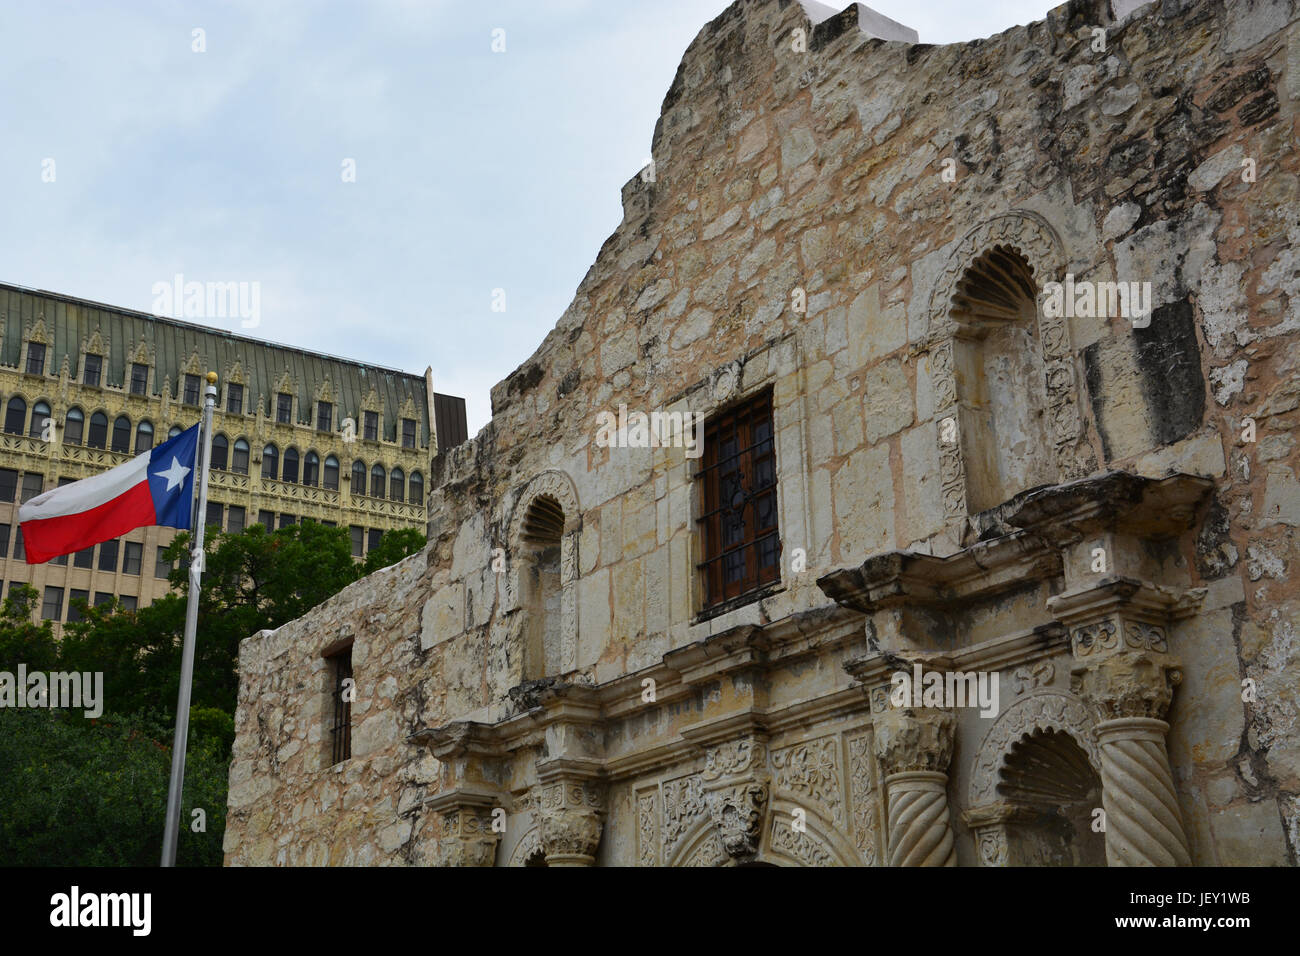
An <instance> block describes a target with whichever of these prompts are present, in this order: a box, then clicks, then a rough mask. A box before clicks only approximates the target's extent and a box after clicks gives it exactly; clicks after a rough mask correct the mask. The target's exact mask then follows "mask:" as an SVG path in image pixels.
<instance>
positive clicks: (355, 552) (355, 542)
mask: <svg viewBox="0 0 1300 956" xmlns="http://www.w3.org/2000/svg"><path fill="white" fill-rule="evenodd" d="M348 530H349V531H350V532H351V533H352V557H354V558H359V557H361V556H363V555H364V554H365V553H366V529H365V528H363V527H361V525H359V524H354V525H350V526H349V527H348ZM8 541H9V526H8V525H5V543H6V544H7V543H8Z"/></svg>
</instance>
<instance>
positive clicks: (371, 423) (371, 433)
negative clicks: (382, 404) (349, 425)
mask: <svg viewBox="0 0 1300 956" xmlns="http://www.w3.org/2000/svg"><path fill="white" fill-rule="evenodd" d="M364 417H365V430H364V432H363V433H362V435H361V437H362V438H364V439H365V440H366V441H379V413H378V412H366V414H365V416H364Z"/></svg>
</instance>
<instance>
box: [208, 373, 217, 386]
mask: <svg viewBox="0 0 1300 956" xmlns="http://www.w3.org/2000/svg"><path fill="white" fill-rule="evenodd" d="M208 384H209V385H216V384H217V373H216V372H209V373H208Z"/></svg>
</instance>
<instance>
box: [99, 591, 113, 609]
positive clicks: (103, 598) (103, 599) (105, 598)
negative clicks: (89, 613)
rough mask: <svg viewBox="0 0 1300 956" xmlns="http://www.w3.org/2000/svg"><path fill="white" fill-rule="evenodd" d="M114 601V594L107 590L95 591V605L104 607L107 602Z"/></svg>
mask: <svg viewBox="0 0 1300 956" xmlns="http://www.w3.org/2000/svg"><path fill="white" fill-rule="evenodd" d="M112 603H113V595H111V594H109V593H108V592H107V591H96V592H95V607H103V606H104V605H105V604H112Z"/></svg>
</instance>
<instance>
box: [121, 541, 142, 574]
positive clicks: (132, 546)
mask: <svg viewBox="0 0 1300 956" xmlns="http://www.w3.org/2000/svg"><path fill="white" fill-rule="evenodd" d="M143 559H144V545H142V544H141V543H140V542H139V541H128V542H127V543H126V550H125V552H124V553H123V555H122V573H123V574H139V573H140V564H141V562H142V561H143Z"/></svg>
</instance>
